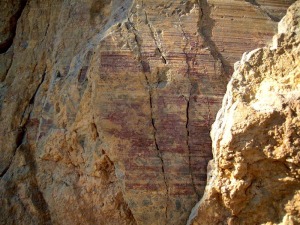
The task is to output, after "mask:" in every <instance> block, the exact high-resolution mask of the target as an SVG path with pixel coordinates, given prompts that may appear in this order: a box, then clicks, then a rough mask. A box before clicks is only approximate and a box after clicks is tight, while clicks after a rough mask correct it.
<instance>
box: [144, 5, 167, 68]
mask: <svg viewBox="0 0 300 225" xmlns="http://www.w3.org/2000/svg"><path fill="white" fill-rule="evenodd" d="M144 12H145V19H146V24H147V26H148V28H149V30H150V34H151V37H152V38H153V40H154V43H155V45H156V48H157V50H158V52H159V54H160V57H161V59H162V61H163V63H164V64H167V60H166V57H165V56H164V53H163V51H162V49H161V47H160V46H159V42H158V40H157V38H156V37H155V32H154V30H153V28H152V25H151V24H150V22H149V20H148V15H147V12H146V11H145V10H144Z"/></svg>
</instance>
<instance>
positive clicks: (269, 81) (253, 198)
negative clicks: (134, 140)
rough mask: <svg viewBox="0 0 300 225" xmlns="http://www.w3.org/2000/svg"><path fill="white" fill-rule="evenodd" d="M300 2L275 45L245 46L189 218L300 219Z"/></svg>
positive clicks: (290, 221)
mask: <svg viewBox="0 0 300 225" xmlns="http://www.w3.org/2000/svg"><path fill="white" fill-rule="evenodd" d="M299 24H300V1H298V2H296V3H295V4H293V5H292V6H291V7H290V8H289V9H288V12H287V15H286V16H285V17H284V18H283V19H282V21H281V22H280V23H279V27H278V28H279V29H278V30H279V33H278V34H277V35H276V36H275V37H274V39H273V44H272V46H269V47H265V48H259V49H256V50H254V51H252V52H250V53H245V54H244V55H243V58H242V60H241V61H240V62H238V63H237V64H236V70H235V72H234V74H233V76H232V78H231V80H230V82H229V84H228V86H227V92H226V95H225V97H224V99H223V105H222V109H221V110H220V111H219V112H218V114H217V118H216V121H215V123H214V124H213V126H212V131H211V137H212V141H213V155H214V159H213V160H212V161H211V162H210V171H209V174H208V184H207V186H206V189H205V193H204V196H203V198H202V199H201V201H200V202H199V203H198V204H197V205H196V206H195V208H194V209H193V212H192V214H191V216H190V220H189V222H188V224H194V225H196V224H232V225H234V224H284V225H292V224H300V207H299V202H300V195H299V192H300V26H299Z"/></svg>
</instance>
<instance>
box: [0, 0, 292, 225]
mask: <svg viewBox="0 0 300 225" xmlns="http://www.w3.org/2000/svg"><path fill="white" fill-rule="evenodd" d="M293 2H294V1H293V0H286V1H278V0H257V1H242V0H239V1H232V0H210V1H206V0H201V1H186V0H184V1H179V0H178V1H177V0H176V1H159V0H154V1H141V0H136V1H133V0H103V1H98V0H79V1H67V0H65V1H63V0H52V1H47V0H43V1H42V0H28V1H23V0H14V1H8V0H7V1H5V0H4V1H3V7H2V2H1V13H0V17H1V21H0V22H1V23H0V31H1V33H0V41H1V44H0V53H1V54H0V63H1V66H0V81H1V84H0V127H1V129H0V152H1V157H0V177H1V180H0V205H1V207H0V224H185V223H186V221H187V219H188V216H189V214H190V211H191V209H192V207H193V206H194V205H195V204H196V202H198V200H199V199H200V197H201V196H202V194H203V191H204V187H205V184H206V166H207V162H208V161H209V160H210V159H211V158H212V154H211V140H210V137H209V132H210V126H211V124H212V122H213V120H214V118H215V114H216V113H217V110H218V109H219V108H220V106H221V99H222V98H223V95H224V93H225V90H226V84H227V82H228V80H229V77H230V74H231V72H232V71H233V69H232V68H233V63H234V62H235V61H236V60H237V59H238V58H239V57H240V55H241V54H242V53H243V52H245V51H248V50H250V49H253V48H256V47H261V46H262V45H264V44H265V42H266V41H267V40H269V38H270V37H271V36H272V35H274V34H275V33H276V27H277V22H278V21H279V20H280V18H281V17H282V16H283V15H284V14H285V12H286V9H287V7H288V6H289V5H290V4H292V3H293ZM2 12H3V13H2Z"/></svg>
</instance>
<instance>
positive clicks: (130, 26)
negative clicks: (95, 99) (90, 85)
mask: <svg viewBox="0 0 300 225" xmlns="http://www.w3.org/2000/svg"><path fill="white" fill-rule="evenodd" d="M125 25H126V26H127V29H128V30H129V31H131V32H132V33H133V34H134V41H135V42H136V45H137V49H138V53H137V54H138V55H137V57H138V60H139V62H140V64H141V67H142V70H143V74H144V78H145V81H146V85H147V89H148V94H149V107H150V117H151V125H152V128H153V139H154V144H155V149H156V151H157V157H158V158H159V160H160V162H161V171H162V173H163V179H164V184H165V188H166V195H167V202H166V207H165V218H166V224H167V223H168V222H167V221H168V202H169V198H170V197H169V185H168V183H167V177H166V173H165V163H164V159H163V156H162V152H161V150H160V148H159V145H158V143H157V136H156V134H157V128H156V126H155V119H154V115H153V114H154V113H153V90H152V85H151V83H150V81H149V79H148V76H147V73H149V72H150V67H149V64H148V63H147V60H146V59H145V60H144V57H143V55H142V50H141V44H140V41H139V40H140V39H139V36H138V31H137V29H136V28H135V27H134V24H133V23H132V22H131V21H130V20H129V19H128V22H127V23H126V24H125ZM148 26H149V25H148ZM149 28H150V27H149ZM154 40H155V39H154ZM163 59H164V58H163Z"/></svg>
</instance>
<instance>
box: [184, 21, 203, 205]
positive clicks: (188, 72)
mask: <svg viewBox="0 0 300 225" xmlns="http://www.w3.org/2000/svg"><path fill="white" fill-rule="evenodd" d="M179 22H180V28H181V32H182V34H183V36H184V39H185V46H184V49H183V53H184V55H185V62H186V66H187V69H186V76H187V78H188V80H189V85H190V87H189V93H188V94H189V95H188V97H187V98H185V100H186V103H187V104H186V124H185V128H186V145H187V148H188V161H189V172H190V176H191V182H192V186H193V189H194V192H195V194H196V195H197V197H198V201H199V200H200V195H199V194H198V192H197V188H196V184H195V179H194V176H193V170H192V156H191V146H190V127H189V123H190V117H189V116H190V101H191V96H192V91H193V86H192V80H191V74H190V73H191V66H190V60H191V61H192V62H194V61H195V56H196V54H194V57H193V58H189V55H188V52H187V46H188V44H189V40H188V37H187V34H186V33H185V31H184V30H183V28H182V26H181V20H180V19H179Z"/></svg>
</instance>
